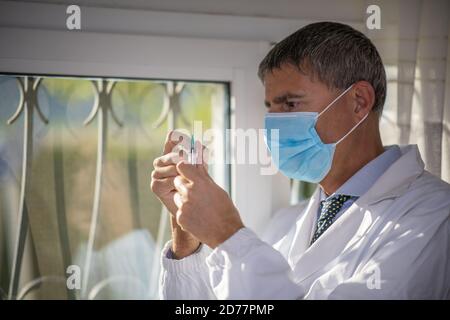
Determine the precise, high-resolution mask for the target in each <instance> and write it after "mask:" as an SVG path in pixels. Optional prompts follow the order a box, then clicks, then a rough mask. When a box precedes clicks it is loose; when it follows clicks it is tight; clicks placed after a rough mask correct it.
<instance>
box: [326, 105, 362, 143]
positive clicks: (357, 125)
mask: <svg viewBox="0 0 450 320" xmlns="http://www.w3.org/2000/svg"><path fill="white" fill-rule="evenodd" d="M369 112H370V111H369ZM369 112H368V113H367V114H366V115H365V116H364V118H362V119H361V120H360V121H359V122H358V123H357V124H356V126H354V127H353V128H352V129H351V130H350V131H349V132H347V133H346V134H345V135H344V136H343V137H342V138H340V139H339V140H338V142H335V143H334V145H335V146H337V145H338V144H339V143H340V142H341V141H342V140H344V139H345V138H347V136H348V135H349V134H350V133H352V132H353V131H354V130H355V129H356V128H358V127H359V125H360V124H361V123H362V122H363V121H364V120H366V118H367V117H368V116H369Z"/></svg>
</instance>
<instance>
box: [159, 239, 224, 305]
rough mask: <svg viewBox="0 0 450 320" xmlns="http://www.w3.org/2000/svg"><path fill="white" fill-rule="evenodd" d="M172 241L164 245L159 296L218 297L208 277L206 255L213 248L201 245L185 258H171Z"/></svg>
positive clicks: (176, 298) (184, 297)
mask: <svg viewBox="0 0 450 320" xmlns="http://www.w3.org/2000/svg"><path fill="white" fill-rule="evenodd" d="M171 247H172V241H169V242H167V243H166V245H165V246H164V249H163V250H162V255H161V269H162V271H161V276H160V285H159V296H160V298H161V299H164V300H168V299H169V300H179V299H192V300H200V299H205V300H206V299H216V297H215V296H214V292H213V290H212V288H211V285H210V283H209V279H208V267H207V265H206V257H207V256H208V254H210V252H211V249H209V248H208V247H207V246H205V245H203V244H202V245H201V246H200V248H199V250H197V251H196V252H195V253H193V254H191V255H190V256H187V257H185V258H183V259H179V260H177V259H171V258H169V257H168V252H169V250H170V248H171Z"/></svg>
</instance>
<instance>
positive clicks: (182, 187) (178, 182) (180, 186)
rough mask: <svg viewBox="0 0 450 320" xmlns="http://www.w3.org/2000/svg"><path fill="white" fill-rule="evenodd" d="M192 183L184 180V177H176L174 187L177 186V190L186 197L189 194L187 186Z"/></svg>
mask: <svg viewBox="0 0 450 320" xmlns="http://www.w3.org/2000/svg"><path fill="white" fill-rule="evenodd" d="M189 183H190V182H189V181H188V180H186V179H185V178H183V177H182V176H176V177H175V179H174V180H173V185H174V186H175V189H176V190H177V191H178V192H179V193H180V194H181V195H182V196H183V197H186V194H187V192H188V190H187V187H186V185H188V184H189Z"/></svg>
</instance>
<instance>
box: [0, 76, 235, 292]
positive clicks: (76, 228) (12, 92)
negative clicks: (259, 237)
mask: <svg viewBox="0 0 450 320" xmlns="http://www.w3.org/2000/svg"><path fill="white" fill-rule="evenodd" d="M229 100H230V97H229V85H228V83H225V82H200V81H180V80H142V79H116V78H85V77H55V76H36V75H33V76H24V75H20V76H14V75H3V76H1V77H0V229H1V231H0V234H1V238H0V289H1V290H0V294H2V298H6V297H10V298H17V299H30V298H33V299H65V298H69V299H127V298H131V299H140V298H142V299H148V298H150V299H151V298H156V296H157V278H158V274H159V255H160V249H161V246H162V245H163V244H164V243H165V242H166V241H167V240H168V239H169V237H170V229H169V227H170V225H169V220H168V213H167V212H165V211H164V210H163V208H162V206H161V204H160V202H159V201H158V200H157V199H156V198H155V196H154V195H153V194H152V193H151V191H150V189H149V181H150V180H149V179H150V172H151V170H152V167H153V166H152V161H153V159H154V158H155V157H157V156H158V155H160V153H161V151H162V147H163V142H164V139H165V136H166V134H167V131H168V130H169V129H172V128H185V129H188V130H191V126H192V123H193V122H194V121H197V120H200V121H202V126H203V129H204V130H207V129H209V128H211V127H212V126H214V128H216V129H217V128H220V129H221V130H223V131H224V130H225V129H226V128H228V127H229V123H230V115H229ZM18 106H19V107H18ZM21 106H22V107H23V109H21ZM17 112H20V113H17ZM8 121H9V122H10V123H9V124H8V123H7V122H8ZM27 132H28V134H27ZM214 147H215V148H221V149H222V151H221V154H224V155H225V150H226V146H225V142H224V141H217V142H215V145H214ZM23 163H25V164H23ZM209 171H210V174H211V175H212V176H213V177H214V179H215V180H216V181H217V182H218V183H219V184H220V185H221V186H222V187H224V188H225V189H228V190H229V188H230V179H229V175H230V170H229V167H228V166H223V165H221V166H216V167H214V166H211V167H210V168H209ZM69 266H72V267H71V268H69V269H68V267H69ZM77 268H79V271H80V273H77V272H78V269H77ZM77 275H79V276H80V277H81V279H80V280H81V283H82V284H83V285H82V286H81V290H79V289H76V288H75V289H73V290H71V289H70V288H68V287H67V283H68V281H69V282H70V283H72V284H75V285H76V281H75V280H76V279H74V278H73V277H74V276H77ZM86 283H87V285H86V286H85V285H84V284H86Z"/></svg>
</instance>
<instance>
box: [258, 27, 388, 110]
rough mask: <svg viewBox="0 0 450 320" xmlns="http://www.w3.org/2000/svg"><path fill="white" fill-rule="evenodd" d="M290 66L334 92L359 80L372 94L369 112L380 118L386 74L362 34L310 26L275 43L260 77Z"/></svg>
mask: <svg viewBox="0 0 450 320" xmlns="http://www.w3.org/2000/svg"><path fill="white" fill-rule="evenodd" d="M285 63H288V64H292V65H294V66H297V67H298V68H299V70H300V71H301V72H303V73H306V71H305V70H304V69H305V67H306V69H307V70H308V71H310V72H311V73H312V76H317V77H318V79H319V80H320V81H321V82H323V83H324V84H326V85H327V86H328V87H329V88H333V89H346V88H348V87H349V86H350V85H352V84H353V83H355V82H357V81H361V80H365V81H367V82H369V83H370V84H371V85H372V87H373V88H374V91H375V102H374V105H373V108H372V110H373V111H376V112H378V114H379V115H381V112H382V110H383V105H384V101H385V100H386V73H385V70H384V66H383V62H382V61H381V57H380V55H379V54H378V51H377V49H376V48H375V46H374V45H373V43H372V42H371V41H370V40H369V39H368V38H367V37H366V36H365V35H364V34H362V33H361V32H359V31H357V30H355V29H353V28H352V27H350V26H348V25H345V24H342V23H336V22H318V23H312V24H309V25H307V26H305V27H303V28H301V29H299V30H298V31H296V32H295V33H293V34H291V35H290V36H288V37H287V38H285V39H284V40H282V41H281V42H279V43H277V44H276V45H275V46H274V47H273V48H272V49H271V50H270V51H269V53H268V54H267V55H266V57H265V58H264V59H263V60H262V61H261V63H260V65H259V70H258V76H259V78H260V79H261V80H262V81H264V77H265V75H266V74H267V72H271V71H273V70H274V69H275V68H280V67H281V65H282V64H285Z"/></svg>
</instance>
